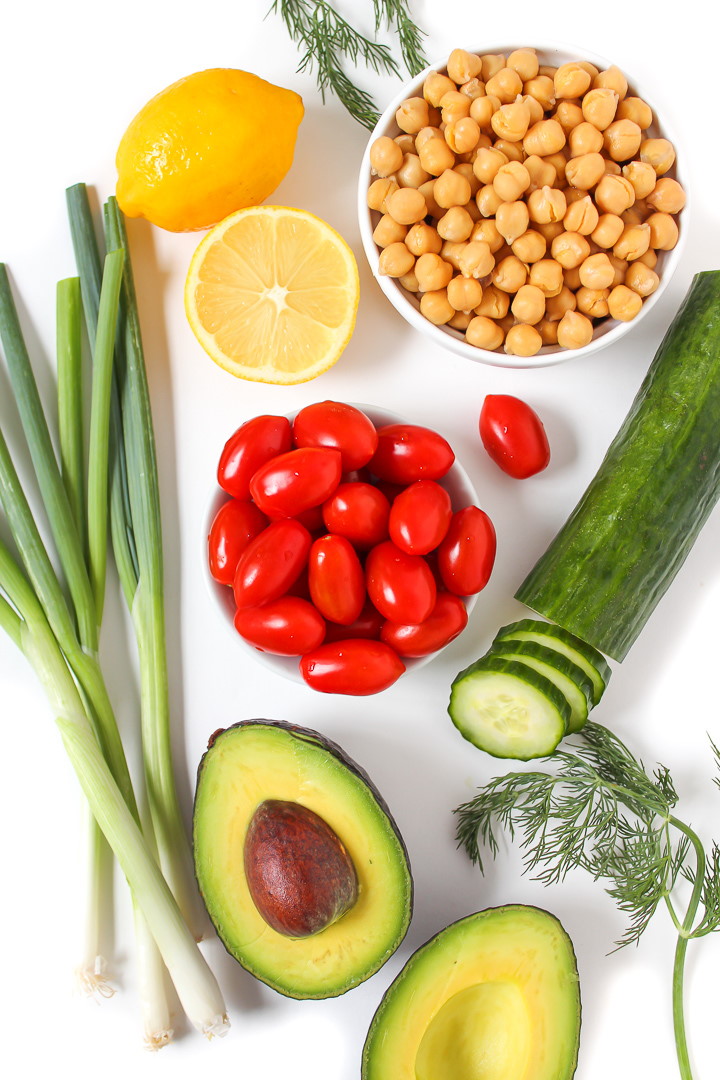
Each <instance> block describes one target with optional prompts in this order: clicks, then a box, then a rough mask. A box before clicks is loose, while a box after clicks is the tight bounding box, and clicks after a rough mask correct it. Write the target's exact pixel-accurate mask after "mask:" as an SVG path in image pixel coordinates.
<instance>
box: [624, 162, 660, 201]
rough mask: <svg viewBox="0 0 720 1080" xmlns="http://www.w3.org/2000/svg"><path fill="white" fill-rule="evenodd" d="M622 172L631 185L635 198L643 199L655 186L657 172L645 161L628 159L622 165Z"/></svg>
mask: <svg viewBox="0 0 720 1080" xmlns="http://www.w3.org/2000/svg"><path fill="white" fill-rule="evenodd" d="M622 174H623V176H624V177H625V179H626V180H629V181H630V183H631V184H632V186H633V191H634V192H635V198H636V199H645V198H647V196H648V195H649V194H650V192H651V191H652V190H653V188H654V187H655V184H656V182H657V174H656V172H655V170H654V169H653V167H652V165H650V164H649V162H647V161H630V162H628V164H627V165H623V170H622Z"/></svg>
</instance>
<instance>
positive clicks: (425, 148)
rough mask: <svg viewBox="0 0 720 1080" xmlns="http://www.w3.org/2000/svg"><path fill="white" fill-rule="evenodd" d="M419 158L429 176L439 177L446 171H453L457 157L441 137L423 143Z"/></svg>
mask: <svg viewBox="0 0 720 1080" xmlns="http://www.w3.org/2000/svg"><path fill="white" fill-rule="evenodd" d="M418 156H419V158H420V164H421V165H422V167H423V169H424V170H425V172H426V173H428V175H429V176H439V175H440V173H442V172H445V170H446V169H452V167H453V165H454V164H455V155H454V154H453V152H452V150H451V149H450V147H449V146H448V144H447V143H446V142H445V140H444V139H443V138H442V137H439V136H436V137H434V138H432V139H428V140H427V142H426V143H423V145H422V146H421V147H420V148H419V150H418ZM426 179H427V177H426ZM416 186H418V187H419V186H420V185H419V184H418V185H416Z"/></svg>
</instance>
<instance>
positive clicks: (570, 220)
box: [563, 195, 599, 236]
mask: <svg viewBox="0 0 720 1080" xmlns="http://www.w3.org/2000/svg"><path fill="white" fill-rule="evenodd" d="M566 199H567V196H566ZM598 221H599V214H598V212H597V207H596V206H595V203H594V202H593V201H592V199H591V198H590V196H589V195H583V196H582V198H580V199H577V200H576V201H575V202H573V203H571V204H568V208H567V213H566V214H565V217H564V218H563V225H564V226H565V228H566V229H567V231H568V232H576V233H580V234H581V236H589V235H590V234H591V233H592V232H593V230H594V229H596V228H597V225H598Z"/></svg>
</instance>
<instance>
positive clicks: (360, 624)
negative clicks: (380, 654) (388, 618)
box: [325, 600, 385, 641]
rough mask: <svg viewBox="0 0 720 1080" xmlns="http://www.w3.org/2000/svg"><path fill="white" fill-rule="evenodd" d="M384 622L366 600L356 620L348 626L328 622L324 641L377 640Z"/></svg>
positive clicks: (372, 605)
mask: <svg viewBox="0 0 720 1080" xmlns="http://www.w3.org/2000/svg"><path fill="white" fill-rule="evenodd" d="M384 622H385V619H384V618H383V617H382V615H381V614H380V612H379V611H378V609H377V608H376V607H375V605H374V604H372V603H371V602H370V601H369V600H366V601H365V603H364V604H363V609H362V611H361V612H360V614H359V615H358V617H357V619H355V621H354V622H351V623H350V624H349V625H348V626H341V625H340V624H339V623H334V622H328V624H327V631H326V633H325V641H344V640H345V639H346V638H375V640H377V639H378V638H379V637H380V631H381V630H382V628H383V624H384Z"/></svg>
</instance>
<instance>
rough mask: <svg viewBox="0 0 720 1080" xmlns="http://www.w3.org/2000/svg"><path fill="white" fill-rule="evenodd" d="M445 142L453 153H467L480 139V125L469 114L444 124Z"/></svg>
mask: <svg viewBox="0 0 720 1080" xmlns="http://www.w3.org/2000/svg"><path fill="white" fill-rule="evenodd" d="M444 134H445V142H446V143H447V144H448V146H449V147H450V149H451V150H452V152H453V153H454V154H468V153H469V152H470V151H471V150H474V149H475V147H476V146H477V144H478V140H479V139H480V125H479V124H478V123H477V121H475V120H473V118H472V117H471V116H466V117H464V118H463V119H462V120H456V121H455V122H454V123H452V124H446V126H445V132H444Z"/></svg>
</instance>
